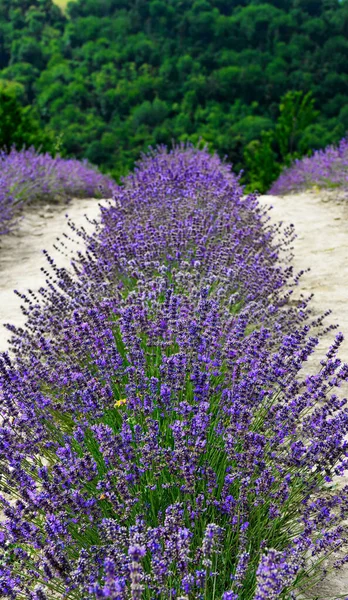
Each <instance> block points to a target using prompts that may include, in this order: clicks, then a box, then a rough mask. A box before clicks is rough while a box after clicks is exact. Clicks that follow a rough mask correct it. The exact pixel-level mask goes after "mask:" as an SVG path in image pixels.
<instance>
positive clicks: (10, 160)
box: [0, 148, 113, 235]
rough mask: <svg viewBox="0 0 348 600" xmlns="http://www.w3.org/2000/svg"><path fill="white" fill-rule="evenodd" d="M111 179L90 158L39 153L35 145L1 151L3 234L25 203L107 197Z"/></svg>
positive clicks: (0, 228) (0, 225)
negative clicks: (69, 157) (94, 165)
mask: <svg viewBox="0 0 348 600" xmlns="http://www.w3.org/2000/svg"><path fill="white" fill-rule="evenodd" d="M112 187H113V185H112V182H111V180H110V179H109V178H108V177H106V176H105V175H102V174H101V173H99V172H98V171H97V170H96V169H94V168H93V167H92V166H91V165H90V164H88V163H87V162H80V161H78V160H73V159H68V160H65V159H63V158H61V157H60V156H57V157H55V158H52V156H50V155H49V154H39V153H37V152H36V151H35V150H34V148H30V149H28V150H16V149H15V148H13V149H12V150H11V152H10V153H9V154H7V153H5V152H0V235H1V234H4V233H8V232H9V231H10V230H11V229H13V227H15V226H16V224H17V222H18V217H19V216H20V214H21V210H22V208H23V206H24V205H27V204H30V203H32V202H35V201H45V202H58V201H62V200H63V201H64V200H68V199H71V198H73V197H75V198H76V197H85V198H86V197H99V198H100V197H103V196H104V197H105V196H106V197H108V196H109V195H110V193H111V190H112Z"/></svg>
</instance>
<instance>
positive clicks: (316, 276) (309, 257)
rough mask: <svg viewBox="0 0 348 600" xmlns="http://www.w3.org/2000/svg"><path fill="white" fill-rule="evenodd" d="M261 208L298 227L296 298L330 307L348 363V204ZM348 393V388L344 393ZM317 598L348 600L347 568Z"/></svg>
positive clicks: (321, 201)
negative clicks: (302, 296) (304, 297)
mask: <svg viewBox="0 0 348 600" xmlns="http://www.w3.org/2000/svg"><path fill="white" fill-rule="evenodd" d="M260 202H261V204H262V205H272V206H273V209H272V210H271V212H270V216H271V219H272V221H274V222H279V221H283V223H284V225H289V224H290V223H293V224H294V225H295V231H296V233H297V238H296V240H295V241H294V244H293V247H294V250H293V252H294V260H293V264H294V268H295V272H298V271H301V270H302V269H307V268H310V271H309V272H308V273H305V274H304V275H303V277H302V278H301V280H300V284H299V286H298V288H297V289H296V291H295V293H294V295H299V294H300V293H301V292H302V293H304V294H306V295H308V294H312V293H313V294H314V297H313V300H312V303H311V305H312V309H313V311H314V314H316V315H318V316H319V315H321V314H323V313H324V312H325V311H326V310H328V309H331V310H332V314H331V315H330V316H329V317H327V319H326V322H327V324H331V323H332V324H336V323H338V324H339V329H338V330H337V331H342V333H343V334H344V335H345V338H346V339H345V340H344V342H343V344H342V346H341V351H340V353H339V357H340V358H341V359H342V360H344V361H345V362H348V303H347V300H348V203H347V200H346V201H344V199H343V198H339V197H337V195H336V194H334V193H330V194H329V193H325V194H323V193H321V194H320V193H318V192H306V193H304V194H296V195H288V196H284V197H273V196H262V197H261V198H260ZM335 333H336V332H333V331H331V332H329V333H328V334H327V335H324V336H323V337H322V338H321V341H320V343H319V346H318V348H317V350H316V353H315V355H314V357H312V358H311V359H310V361H309V363H308V364H307V365H306V367H307V368H306V371H307V372H308V373H309V372H313V371H315V372H316V371H317V368H318V365H319V361H320V359H321V358H322V357H323V354H324V353H325V352H326V351H327V348H328V347H329V346H330V344H331V342H332V340H333V337H334V336H335ZM341 394H344V395H345V396H347V395H348V385H345V386H344V388H342V389H341ZM339 485H340V486H342V485H348V474H347V475H345V476H344V477H342V478H339ZM307 597H310V598H313V599H315V600H318V599H323V600H324V599H325V600H329V599H333V598H335V599H336V598H338V597H346V598H348V565H347V566H346V567H345V568H343V569H341V570H340V571H338V572H336V573H331V574H330V575H329V576H328V577H326V579H325V580H323V581H322V582H321V583H320V584H319V585H317V586H316V587H315V589H314V590H312V591H311V592H310V593H308V596H307Z"/></svg>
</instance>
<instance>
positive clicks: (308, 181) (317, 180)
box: [269, 138, 348, 196]
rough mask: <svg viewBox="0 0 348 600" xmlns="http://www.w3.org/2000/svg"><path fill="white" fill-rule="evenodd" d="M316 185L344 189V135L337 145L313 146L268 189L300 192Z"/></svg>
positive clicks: (347, 171)
mask: <svg viewBox="0 0 348 600" xmlns="http://www.w3.org/2000/svg"><path fill="white" fill-rule="evenodd" d="M312 186H318V187H319V188H323V189H335V188H337V189H342V190H345V191H347V190H348V139H347V138H345V139H343V140H341V142H340V143H339V144H338V146H329V147H328V148H326V149H325V150H316V151H315V152H314V153H313V155H312V156H310V157H305V158H302V159H298V160H295V162H294V163H293V165H292V166H291V167H289V168H288V169H285V170H284V171H283V173H282V174H281V175H280V177H279V178H278V179H277V181H276V182H275V183H274V184H273V185H272V187H271V189H270V191H269V193H270V194H274V195H275V196H276V195H281V194H287V193H289V192H301V191H305V190H306V189H308V188H310V187H312Z"/></svg>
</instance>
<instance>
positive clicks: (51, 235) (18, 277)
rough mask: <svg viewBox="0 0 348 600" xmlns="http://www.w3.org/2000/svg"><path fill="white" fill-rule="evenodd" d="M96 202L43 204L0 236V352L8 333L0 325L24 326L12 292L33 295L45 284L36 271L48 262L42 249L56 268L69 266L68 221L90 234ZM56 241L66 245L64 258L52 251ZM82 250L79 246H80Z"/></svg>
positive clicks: (96, 215) (96, 214) (72, 246)
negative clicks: (65, 236) (9, 233)
mask: <svg viewBox="0 0 348 600" xmlns="http://www.w3.org/2000/svg"><path fill="white" fill-rule="evenodd" d="M99 204H100V200H95V199H86V200H82V199H74V200H72V201H71V202H70V203H69V204H68V205H65V206H64V205H51V206H50V205H47V206H40V207H35V208H32V209H30V210H29V211H27V212H26V214H25V216H24V218H23V220H22V222H21V223H20V227H19V230H18V232H16V233H13V234H11V235H9V236H3V237H2V238H1V237H0V351H4V350H6V349H7V340H8V337H10V336H11V334H10V333H9V332H8V331H7V330H6V329H5V328H4V327H3V326H2V325H3V323H11V324H13V325H16V326H22V325H23V324H24V323H25V317H24V316H23V314H22V312H21V310H20V306H21V304H23V301H22V300H21V299H20V298H19V297H18V296H16V295H15V294H14V293H13V290H14V289H16V290H18V291H19V292H21V293H25V292H26V291H27V290H28V289H31V290H32V291H33V292H35V291H37V290H38V289H39V288H40V287H41V286H44V285H45V280H46V277H45V275H44V273H42V271H41V270H40V269H41V267H43V268H45V269H47V267H48V262H47V260H46V258H45V256H44V255H43V252H42V250H43V249H45V250H47V251H48V253H49V254H50V255H51V256H52V257H53V258H54V259H55V260H56V263H57V265H58V266H59V267H69V264H70V260H71V251H74V250H77V249H78V248H79V247H78V246H77V244H76V236H73V237H74V238H75V241H74V242H71V241H69V240H66V239H65V238H64V236H63V233H66V234H67V235H68V236H69V235H71V233H72V232H71V230H70V228H69V226H68V223H67V221H68V219H67V218H66V214H68V215H69V219H70V220H71V221H73V222H74V223H75V225H77V226H78V227H80V226H83V227H84V228H85V229H86V230H89V231H92V230H93V225H91V224H90V223H89V222H88V220H87V219H86V218H85V216H84V215H87V217H88V219H89V220H93V219H96V218H99V214H100V208H99ZM57 238H60V239H61V240H63V241H64V243H65V244H66V245H67V247H68V249H69V250H70V253H69V252H68V253H67V255H66V256H64V255H62V254H61V253H60V252H58V251H57V250H55V248H54V245H56V244H57ZM81 249H83V246H82V247H81Z"/></svg>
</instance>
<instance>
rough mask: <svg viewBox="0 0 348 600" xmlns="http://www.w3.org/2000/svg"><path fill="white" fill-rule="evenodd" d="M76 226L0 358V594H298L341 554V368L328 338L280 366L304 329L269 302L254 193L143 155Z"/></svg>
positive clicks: (307, 332)
mask: <svg viewBox="0 0 348 600" xmlns="http://www.w3.org/2000/svg"><path fill="white" fill-rule="evenodd" d="M72 227H73V225H72ZM73 229H74V227H73ZM79 233H80V235H81V236H82V237H83V238H84V239H85V242H86V253H85V254H81V255H80V257H79V259H78V260H76V261H75V263H74V276H72V275H71V274H69V273H68V272H67V271H65V270H64V269H58V268H57V267H56V266H55V265H54V263H52V264H51V276H50V278H49V279H48V286H47V287H46V288H45V289H42V290H41V292H40V298H38V297H35V296H33V295H30V294H29V295H28V297H23V300H24V302H25V308H24V310H25V312H26V314H27V316H28V322H27V326H26V328H25V329H23V330H22V329H19V330H16V329H15V328H14V327H11V326H9V329H10V330H11V331H12V332H13V339H12V351H13V354H14V358H10V356H9V355H8V354H7V353H4V354H3V355H2V357H1V361H0V370H1V381H0V390H1V397H2V424H1V428H0V464H1V480H0V487H1V497H0V502H1V505H2V508H3V519H2V521H1V523H0V536H1V542H2V543H1V550H0V561H1V570H0V595H1V596H2V597H5V598H11V599H16V598H18V599H24V598H26V599H32V600H45V599H49V600H51V599H52V600H54V599H56V598H62V599H63V598H65V599H69V600H87V599H88V600H92V599H99V598H106V599H109V600H112V599H113V600H129V599H131V600H140V599H143V600H150V599H151V600H152V599H155V598H156V599H162V600H164V599H172V600H174V599H177V600H178V599H181V600H183V599H186V600H198V599H200V600H237V599H242V600H244V599H252V598H256V599H257V600H266V599H267V600H268V599H269V598H284V599H285V598H292V597H294V594H295V593H296V591H300V592H301V593H302V594H303V595H305V594H306V591H307V589H309V588H310V586H311V585H312V584H313V583H314V582H315V580H316V579H317V578H318V577H321V576H322V573H321V572H320V565H321V563H322V561H323V560H324V559H325V558H326V557H327V556H329V555H330V554H331V553H332V552H334V551H336V550H342V551H343V550H344V549H345V545H346V527H345V526H344V525H343V524H342V523H343V521H344V519H345V518H346V517H347V512H348V490H347V489H346V488H344V489H342V490H340V492H339V493H336V492H335V490H334V488H331V487H330V485H331V484H330V481H331V478H332V476H333V475H334V474H336V475H341V474H342V473H343V472H344V470H345V468H346V461H347V459H346V455H347V451H348V448H347V442H346V441H345V438H346V434H347V432H348V412H347V409H346V407H345V401H344V400H340V399H339V397H338V396H337V395H336V393H335V388H337V387H339V386H340V384H341V382H342V381H344V380H346V379H347V378H348V366H346V365H341V363H340V361H339V359H338V358H337V356H336V355H337V350H338V348H339V345H340V343H341V341H342V336H341V335H340V334H339V335H338V336H337V337H336V341H335V343H334V344H333V346H332V348H331V349H330V350H329V352H328V354H327V356H326V357H325V358H324V359H323V361H322V368H321V370H320V372H319V373H318V374H317V375H315V376H309V377H307V378H303V377H300V376H299V374H300V371H301V369H302V367H303V363H304V362H305V361H306V360H307V358H308V357H309V355H310V354H311V353H312V352H313V350H314V348H315V346H316V343H317V339H316V337H314V336H313V335H312V333H311V332H312V330H314V329H315V328H316V327H318V326H320V325H321V320H320V319H319V320H317V321H316V322H312V321H311V317H310V310H309V308H308V302H307V301H305V300H303V301H302V302H301V303H300V304H299V305H298V306H295V307H292V308H291V307H289V306H288V305H287V299H288V296H289V289H290V291H291V286H292V285H293V281H294V280H293V277H292V270H291V268H289V267H286V268H283V267H282V266H281V264H280V263H279V250H280V249H279V246H278V245H277V244H276V243H275V241H274V239H275V233H276V229H275V228H274V227H272V226H270V225H269V224H268V222H267V219H266V214H265V213H264V212H263V211H262V210H261V209H260V208H259V207H258V203H257V198H256V197H255V196H253V195H251V196H249V197H243V191H242V189H241V188H240V186H239V183H238V180H237V179H236V177H235V176H234V175H233V174H232V173H231V171H230V170H229V168H228V167H227V166H226V165H224V164H221V162H220V161H219V160H218V158H217V157H216V156H214V157H211V156H209V155H208V154H207V153H205V152H203V151H202V152H199V151H195V150H193V149H190V148H189V149H184V148H182V147H180V148H176V149H175V150H173V151H172V152H171V153H169V154H168V153H167V152H166V151H165V150H164V149H161V150H159V151H158V152H157V153H154V154H153V155H152V156H150V157H147V158H144V159H143V161H142V162H141V163H140V165H139V166H138V168H137V170H136V172H135V174H134V175H131V176H129V177H128V178H127V179H126V181H125V185H124V186H123V187H122V188H118V189H117V190H115V195H114V199H113V201H112V202H111V203H110V206H109V207H108V208H103V209H102V224H101V226H99V227H98V229H96V231H95V233H94V234H93V235H92V236H88V235H87V234H86V233H85V232H84V231H81V232H79ZM292 238H293V232H292V230H291V229H289V230H287V231H285V232H284V245H285V247H286V245H287V244H288V243H291V240H292ZM295 281H297V280H296V278H295ZM345 560H346V559H345V558H344V555H343V558H342V559H340V561H337V562H336V564H335V568H336V567H337V568H338V567H339V566H340V564H342V563H344V561H345Z"/></svg>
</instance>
